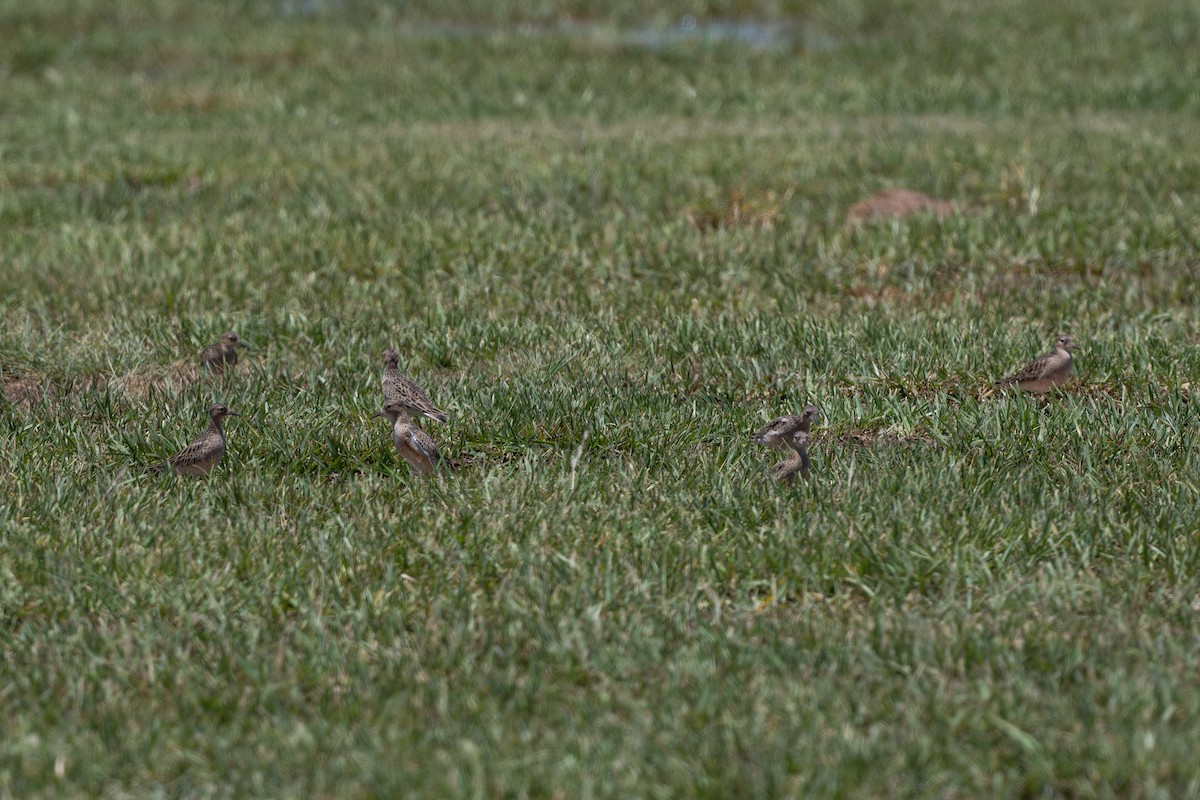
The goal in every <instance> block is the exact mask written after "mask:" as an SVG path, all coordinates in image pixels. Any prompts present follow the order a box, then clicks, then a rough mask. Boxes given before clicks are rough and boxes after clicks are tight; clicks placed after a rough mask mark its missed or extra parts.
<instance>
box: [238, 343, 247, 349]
mask: <svg viewBox="0 0 1200 800" xmlns="http://www.w3.org/2000/svg"><path fill="white" fill-rule="evenodd" d="M237 346H238V347H244V348H246V349H247V350H249V349H250V345H248V344H246V343H245V342H238V343H237Z"/></svg>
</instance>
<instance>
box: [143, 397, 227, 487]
mask: <svg viewBox="0 0 1200 800" xmlns="http://www.w3.org/2000/svg"><path fill="white" fill-rule="evenodd" d="M238 416H241V415H240V414H235V413H233V412H232V411H230V410H229V409H228V408H226V407H225V406H223V405H221V404H220V403H217V404H216V405H215V406H213V407H212V408H210V409H209V410H208V428H206V429H205V431H204V433H202V434H200V436H199V437H198V438H197V439H196V441H194V442H192V443H191V444H189V445H188V446H187V447H185V448H183V449H182V450H180V451H179V452H178V453H176V454H175V455H173V456H171V457H170V458H168V459H167V460H166V461H163V462H161V463H158V464H155V465H154V466H152V467H150V471H151V472H163V471H164V470H167V469H172V470H174V471H175V474H177V475H190V476H192V477H193V478H203V477H204V476H205V475H207V474H208V473H210V472H212V470H213V467H215V466H217V464H219V463H220V462H221V456H223V455H225V430H224V428H222V427H221V420H222V419H224V418H225V417H238Z"/></svg>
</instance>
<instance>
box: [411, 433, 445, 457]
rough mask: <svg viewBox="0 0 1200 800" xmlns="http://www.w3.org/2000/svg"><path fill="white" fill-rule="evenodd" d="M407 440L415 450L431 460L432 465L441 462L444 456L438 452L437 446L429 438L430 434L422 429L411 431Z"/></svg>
mask: <svg viewBox="0 0 1200 800" xmlns="http://www.w3.org/2000/svg"><path fill="white" fill-rule="evenodd" d="M406 438H407V439H408V444H409V446H410V447H412V449H413V450H415V451H416V452H418V453H420V454H421V455H423V456H425V457H426V458H428V459H429V462H430V463H431V464H436V463H438V461H440V460H441V458H442V454H441V453H439V452H438V448H437V445H436V444H434V443H433V439H430V438H429V434H427V433H425V431H423V430H421V429H420V428H413V429H411V430H409V432H408V434H407V436H406Z"/></svg>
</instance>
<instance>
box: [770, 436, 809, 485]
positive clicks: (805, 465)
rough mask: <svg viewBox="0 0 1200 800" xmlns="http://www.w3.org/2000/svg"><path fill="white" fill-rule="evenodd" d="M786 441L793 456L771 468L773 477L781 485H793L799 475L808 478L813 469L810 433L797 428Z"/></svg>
mask: <svg viewBox="0 0 1200 800" xmlns="http://www.w3.org/2000/svg"><path fill="white" fill-rule="evenodd" d="M784 441H785V442H786V446H787V447H789V448H791V450H792V455H791V456H790V457H788V458H786V459H784V460H783V461H780V462H779V463H778V464H775V465H773V466H772V467H771V469H770V473H771V477H772V478H774V479H775V480H777V481H779V482H780V483H792V482H794V481H795V480H796V476H797V475H800V476H801V477H804V478H807V477H808V473H809V470H810V469H811V468H812V464H811V462H809V460H808V431H803V430H800V429H798V428H797V429H795V430H793V431H791V432H790V433H789V434H788V435H787V436H786V437H784Z"/></svg>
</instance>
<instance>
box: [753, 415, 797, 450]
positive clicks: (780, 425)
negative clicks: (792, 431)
mask: <svg viewBox="0 0 1200 800" xmlns="http://www.w3.org/2000/svg"><path fill="white" fill-rule="evenodd" d="M788 421H789V420H788V418H787V417H779V418H778V419H773V420H771V421H770V422H768V423H767V424H766V427H764V428H763V429H762V430H761V431H759V432H758V433H756V434H754V438H752V439H751V440H750V441H752V442H757V443H759V444H762V443H764V442H767V441H770V440H771V439H774V438H775V437H776V436H779V435H780V434H781V433H782V432H783V429H784V428H785V427H787V424H788Z"/></svg>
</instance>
